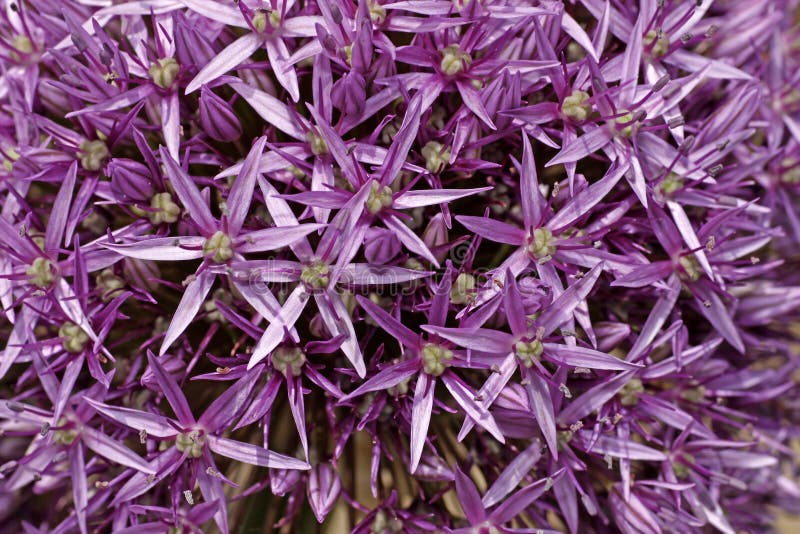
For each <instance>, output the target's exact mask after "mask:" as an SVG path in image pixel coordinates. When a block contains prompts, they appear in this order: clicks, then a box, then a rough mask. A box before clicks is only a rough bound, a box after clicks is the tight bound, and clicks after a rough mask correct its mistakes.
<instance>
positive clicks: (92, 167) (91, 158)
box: [80, 139, 108, 172]
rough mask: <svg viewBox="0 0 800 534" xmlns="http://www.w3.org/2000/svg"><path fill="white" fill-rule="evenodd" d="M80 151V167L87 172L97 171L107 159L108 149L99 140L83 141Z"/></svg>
mask: <svg viewBox="0 0 800 534" xmlns="http://www.w3.org/2000/svg"><path fill="white" fill-rule="evenodd" d="M80 149H81V166H82V167H83V168H84V169H86V170H87V171H92V172H93V171H99V170H100V168H101V167H102V166H103V162H104V161H105V160H106V158H107V157H108V147H107V146H106V144H105V143H104V142H103V141H101V140H99V139H95V140H94V141H84V142H83V143H81V146H80Z"/></svg>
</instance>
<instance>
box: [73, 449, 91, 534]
mask: <svg viewBox="0 0 800 534" xmlns="http://www.w3.org/2000/svg"><path fill="white" fill-rule="evenodd" d="M69 460H70V461H69V471H70V479H71V480H70V482H71V483H72V495H73V500H74V501H75V502H74V503H73V506H74V507H75V514H76V515H77V517H78V527H79V528H80V530H81V534H86V533H87V532H88V530H87V528H86V506H87V504H88V502H89V496H88V493H89V490H88V484H87V481H86V463H85V462H84V459H83V446H82V445H81V444H80V443H78V444H77V445H76V446H74V447H72V448H71V449H70V450H69Z"/></svg>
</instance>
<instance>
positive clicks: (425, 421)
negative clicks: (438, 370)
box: [410, 373, 436, 474]
mask: <svg viewBox="0 0 800 534" xmlns="http://www.w3.org/2000/svg"><path fill="white" fill-rule="evenodd" d="M435 389H436V379H435V378H433V377H432V376H431V375H429V374H427V373H420V374H419V376H418V377H417V386H416V388H415V390H414V404H413V407H412V409H411V463H410V466H411V473H412V474H414V473H415V472H416V471H417V467H418V466H419V461H420V458H422V449H423V448H424V447H425V439H426V438H427V437H428V426H429V425H430V423H431V414H432V413H433V392H434V390H435Z"/></svg>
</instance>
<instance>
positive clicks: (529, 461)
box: [482, 439, 542, 508]
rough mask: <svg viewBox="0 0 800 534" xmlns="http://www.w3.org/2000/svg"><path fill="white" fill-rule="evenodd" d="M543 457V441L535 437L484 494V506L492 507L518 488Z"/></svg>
mask: <svg viewBox="0 0 800 534" xmlns="http://www.w3.org/2000/svg"><path fill="white" fill-rule="evenodd" d="M541 457H542V442H541V441H539V440H538V439H534V440H533V441H532V442H531V444H530V445H528V448H527V449H525V450H524V451H522V452H521V453H519V454H518V455H517V456H516V457H515V458H514V459H513V460H511V463H509V464H508V466H507V467H506V468H505V469H503V472H502V473H500V476H499V477H497V480H495V481H494V484H492V485H491V487H489V489H488V490H487V491H486V493H485V494H484V495H483V500H482V502H483V506H485V507H486V508H490V507H492V506H494V505H495V504H497V503H499V502H500V501H502V500H503V498H504V497H505V496H506V495H508V494H509V493H511V492H512V491H513V490H514V488H516V487H517V486H518V485H519V483H520V482H522V479H524V478H525V477H526V476H527V475H528V473H529V472H530V471H531V469H532V468H533V466H534V465H536V463H537V462H538V461H539V459H540V458H541Z"/></svg>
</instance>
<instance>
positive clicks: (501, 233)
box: [456, 215, 527, 245]
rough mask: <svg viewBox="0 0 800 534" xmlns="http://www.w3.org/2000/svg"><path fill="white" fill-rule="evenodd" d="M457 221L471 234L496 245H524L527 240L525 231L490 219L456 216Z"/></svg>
mask: <svg viewBox="0 0 800 534" xmlns="http://www.w3.org/2000/svg"><path fill="white" fill-rule="evenodd" d="M456 220H457V221H458V222H460V223H461V224H462V225H464V227H466V228H467V230H469V231H470V232H474V233H476V234H478V235H479V236H481V237H483V238H485V239H488V240H489V241H494V242H495V243H507V244H509V245H522V244H523V243H525V239H526V238H527V234H526V233H525V231H524V230H522V229H520V228H517V227H516V226H512V225H510V224H507V223H504V222H500V221H496V220H494V219H489V218H488V217H475V216H472V215H456Z"/></svg>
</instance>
